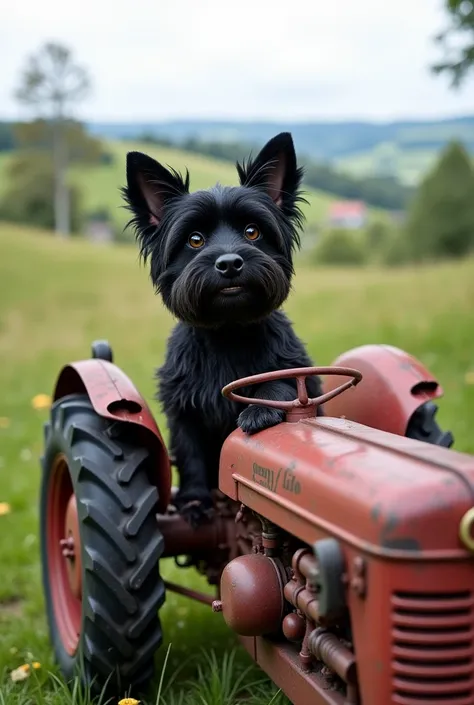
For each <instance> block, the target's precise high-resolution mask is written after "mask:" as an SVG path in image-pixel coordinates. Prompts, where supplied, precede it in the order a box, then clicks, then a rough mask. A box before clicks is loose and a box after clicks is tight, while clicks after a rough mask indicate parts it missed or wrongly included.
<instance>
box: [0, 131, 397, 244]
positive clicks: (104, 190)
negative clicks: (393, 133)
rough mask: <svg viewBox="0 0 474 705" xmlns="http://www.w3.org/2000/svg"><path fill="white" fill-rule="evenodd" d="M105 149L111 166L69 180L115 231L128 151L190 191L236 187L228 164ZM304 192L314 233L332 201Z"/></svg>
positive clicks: (137, 146)
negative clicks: (177, 173) (177, 174)
mask: <svg viewBox="0 0 474 705" xmlns="http://www.w3.org/2000/svg"><path fill="white" fill-rule="evenodd" d="M106 147H107V150H108V151H109V152H110V153H111V155H112V157H113V160H112V163H111V164H102V165H98V166H76V167H75V168H74V169H73V170H72V173H71V178H72V180H73V182H76V183H77V184H79V185H80V187H81V190H82V196H83V205H84V209H85V210H86V211H87V212H92V211H97V210H102V209H104V208H105V209H107V210H108V211H109V213H110V216H111V218H112V220H113V223H114V225H115V227H116V228H118V229H119V230H121V229H123V228H124V227H125V224H126V223H127V221H128V219H129V214H128V212H127V211H126V210H125V209H124V207H123V201H122V197H121V194H120V187H121V186H123V185H124V183H125V156H126V153H127V152H128V151H131V150H139V151H143V152H146V153H147V154H149V155H150V156H152V157H154V158H155V159H157V160H159V161H161V162H162V163H164V164H165V165H166V164H168V165H171V166H173V167H174V168H175V169H178V170H181V171H184V169H185V168H186V167H187V168H188V169H189V172H190V176H191V190H193V191H195V190H197V189H201V188H208V187H210V186H212V185H213V184H215V183H216V182H220V183H223V184H228V185H233V184H237V183H238V181H237V172H236V169H235V167H234V165H233V164H232V163H231V162H226V161H221V160H217V159H213V158H210V157H205V156H202V155H199V154H192V153H186V152H183V151H180V150H177V149H170V148H167V147H159V146H155V145H149V144H141V143H138V142H114V141H111V142H109V143H107V145H106ZM10 154H12V153H9V154H8V153H3V154H0V194H1V190H2V171H3V169H4V168H5V165H6V163H7V161H8V159H10V158H11V157H10ZM305 191H306V195H305V197H306V198H307V200H308V201H309V204H308V205H306V204H303V211H304V213H305V215H306V218H307V225H306V229H307V231H314V230H315V229H316V228H317V227H318V225H321V224H323V223H324V221H325V219H326V215H327V211H328V207H329V205H330V203H332V202H333V201H334V200H335V197H332V196H330V195H328V194H327V193H323V192H322V191H315V190H314V189H308V188H307V189H305ZM371 214H372V215H379V216H382V217H383V214H384V211H381V210H377V209H372V211H371Z"/></svg>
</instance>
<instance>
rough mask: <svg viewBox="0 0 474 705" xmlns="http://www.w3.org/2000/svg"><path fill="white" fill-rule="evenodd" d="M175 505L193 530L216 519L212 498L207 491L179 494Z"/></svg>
mask: <svg viewBox="0 0 474 705" xmlns="http://www.w3.org/2000/svg"><path fill="white" fill-rule="evenodd" d="M174 504H175V505H176V508H177V510H178V512H179V513H180V514H181V516H182V517H184V519H185V520H186V521H187V522H188V524H190V525H191V526H192V527H193V529H197V528H198V526H200V525H201V524H204V523H205V522H207V521H212V519H213V517H214V508H213V502H212V497H211V494H210V493H209V492H208V491H207V490H206V491H204V490H201V491H200V490H196V491H194V492H191V491H188V492H182V493H180V492H178V494H177V495H176V499H175V502H174Z"/></svg>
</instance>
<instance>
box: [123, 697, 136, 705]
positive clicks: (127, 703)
mask: <svg viewBox="0 0 474 705" xmlns="http://www.w3.org/2000/svg"><path fill="white" fill-rule="evenodd" d="M139 703H140V701H139V700H135V698H124V699H123V700H119V704H118V705H139Z"/></svg>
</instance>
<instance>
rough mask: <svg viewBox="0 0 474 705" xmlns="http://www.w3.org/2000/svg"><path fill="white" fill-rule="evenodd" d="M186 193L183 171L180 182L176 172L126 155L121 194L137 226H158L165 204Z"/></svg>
mask: <svg viewBox="0 0 474 705" xmlns="http://www.w3.org/2000/svg"><path fill="white" fill-rule="evenodd" d="M186 193H189V173H188V172H187V171H186V176H185V178H184V179H183V177H182V176H181V174H179V173H178V172H177V171H174V170H173V169H167V168H166V167H164V166H163V165H162V164H160V163H159V162H157V161H156V160H155V159H153V158H152V157H149V156H148V155H146V154H142V153H141V152H129V153H128V154H127V186H126V188H124V189H122V194H123V196H124V198H125V200H126V202H127V204H128V207H129V209H130V210H131V211H132V213H133V214H134V221H135V223H136V224H137V225H141V226H142V227H147V226H149V225H155V226H157V225H159V224H160V222H161V219H162V218H163V212H164V210H165V208H166V203H167V202H168V201H169V200H171V199H173V198H176V197H179V196H183V195H184V194H186Z"/></svg>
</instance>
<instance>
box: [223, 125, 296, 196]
mask: <svg viewBox="0 0 474 705" xmlns="http://www.w3.org/2000/svg"><path fill="white" fill-rule="evenodd" d="M237 171H238V174H239V179H240V184H241V185H242V186H254V187H257V188H263V189H265V190H266V191H267V193H268V194H269V195H270V196H271V198H272V199H273V200H274V202H275V203H276V204H277V205H278V206H280V207H281V206H283V205H284V204H285V202H288V201H289V202H292V201H294V198H295V196H296V193H297V190H298V187H299V185H300V182H301V179H302V176H303V170H302V169H301V168H298V166H297V163H296V153H295V147H294V144H293V139H292V137H291V134H290V133H289V132H281V133H280V134H279V135H276V136H275V137H273V138H272V139H271V140H270V141H269V142H267V144H266V145H265V146H264V147H263V148H262V149H261V150H260V152H259V153H258V155H257V156H256V157H255V159H249V161H248V162H247V164H237Z"/></svg>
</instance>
